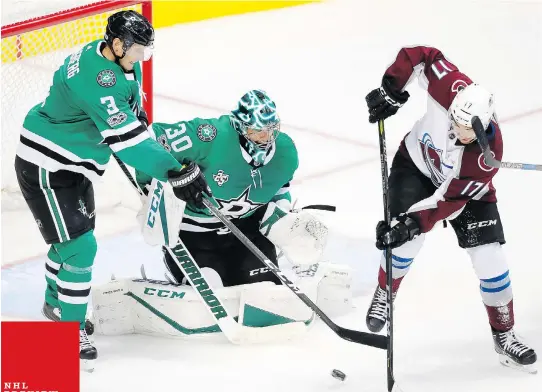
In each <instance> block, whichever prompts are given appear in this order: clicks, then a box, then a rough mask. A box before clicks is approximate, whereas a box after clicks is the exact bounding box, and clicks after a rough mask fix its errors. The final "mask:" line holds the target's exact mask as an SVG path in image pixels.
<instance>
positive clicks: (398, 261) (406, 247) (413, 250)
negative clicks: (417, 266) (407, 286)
mask: <svg viewBox="0 0 542 392" xmlns="http://www.w3.org/2000/svg"><path fill="white" fill-rule="evenodd" d="M424 241H425V234H420V235H419V236H418V237H416V238H414V239H413V240H412V241H408V242H405V243H404V244H403V245H401V246H400V247H398V248H395V249H394V250H393V252H392V261H393V271H392V272H393V278H394V279H397V278H401V277H403V276H405V275H406V273H407V272H408V270H409V269H410V265H411V264H412V262H413V261H414V258H415V257H416V256H417V254H418V253H419V252H420V249H421V248H422V246H423V243H424ZM380 266H381V267H382V269H383V270H384V271H386V257H385V252H383V253H382V257H381V259H380Z"/></svg>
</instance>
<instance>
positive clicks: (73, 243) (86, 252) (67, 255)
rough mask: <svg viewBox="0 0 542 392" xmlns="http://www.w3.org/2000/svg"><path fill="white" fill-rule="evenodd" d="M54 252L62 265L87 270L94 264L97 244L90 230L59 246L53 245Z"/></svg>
mask: <svg viewBox="0 0 542 392" xmlns="http://www.w3.org/2000/svg"><path fill="white" fill-rule="evenodd" d="M54 246H55V250H56V251H57V252H58V254H59V255H60V259H61V260H62V265H63V266H64V265H69V266H72V267H76V268H83V269H89V271H90V268H91V267H92V264H93V263H94V258H95V257H96V252H97V250H98V244H97V242H96V237H95V236H94V232H93V231H92V230H90V231H87V232H86V233H84V234H83V235H81V236H79V237H77V238H75V239H72V240H69V241H66V242H62V243H60V244H55V245H54Z"/></svg>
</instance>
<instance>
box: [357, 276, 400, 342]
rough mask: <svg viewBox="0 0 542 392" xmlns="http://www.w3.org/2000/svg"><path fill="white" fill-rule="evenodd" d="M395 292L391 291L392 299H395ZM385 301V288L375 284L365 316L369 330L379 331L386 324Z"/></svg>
mask: <svg viewBox="0 0 542 392" xmlns="http://www.w3.org/2000/svg"><path fill="white" fill-rule="evenodd" d="M396 294H397V293H393V299H395V295H396ZM386 302H387V301H386V290H383V289H381V288H380V286H378V285H377V286H376V290H375V293H374V296H373V300H372V301H371V306H369V310H368V311H367V317H366V318H365V322H366V323H367V328H368V329H369V331H371V332H374V333H376V332H380V331H381V330H382V328H384V326H385V325H386V319H387V315H388V312H387V309H386Z"/></svg>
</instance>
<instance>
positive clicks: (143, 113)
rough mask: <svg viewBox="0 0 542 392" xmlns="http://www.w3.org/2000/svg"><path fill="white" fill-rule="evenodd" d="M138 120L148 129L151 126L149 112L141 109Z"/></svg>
mask: <svg viewBox="0 0 542 392" xmlns="http://www.w3.org/2000/svg"><path fill="white" fill-rule="evenodd" d="M137 119H138V120H139V121H140V122H141V124H143V125H144V126H145V128H147V127H148V126H149V118H148V117H147V112H146V111H145V109H143V108H141V109H140V110H139V114H138V115H137Z"/></svg>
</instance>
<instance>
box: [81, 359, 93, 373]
mask: <svg viewBox="0 0 542 392" xmlns="http://www.w3.org/2000/svg"><path fill="white" fill-rule="evenodd" d="M95 363H96V360H95V359H80V360H79V366H80V368H81V371H83V372H86V373H92V372H94V365H95Z"/></svg>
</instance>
